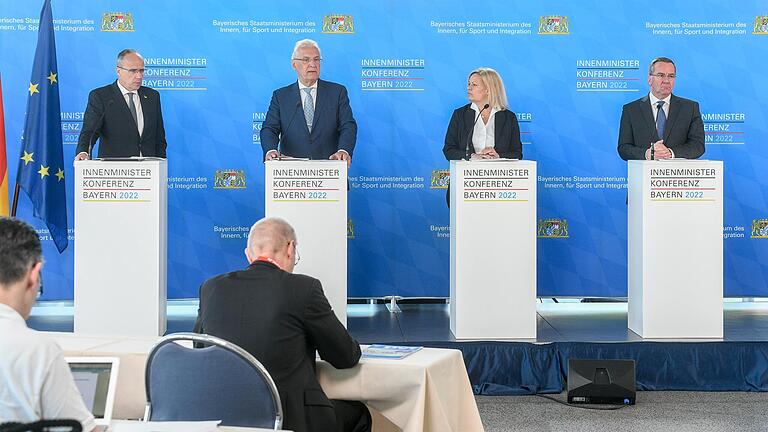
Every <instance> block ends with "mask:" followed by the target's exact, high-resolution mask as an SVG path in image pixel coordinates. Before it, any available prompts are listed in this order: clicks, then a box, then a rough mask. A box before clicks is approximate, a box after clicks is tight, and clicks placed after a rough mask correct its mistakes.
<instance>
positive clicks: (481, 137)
mask: <svg viewBox="0 0 768 432" xmlns="http://www.w3.org/2000/svg"><path fill="white" fill-rule="evenodd" d="M471 108H472V110H473V111H474V112H475V118H476V119H477V122H475V129H474V130H473V131H472V146H473V147H475V153H480V152H481V151H482V150H483V149H484V148H488V147H491V148H494V147H496V141H495V131H496V130H495V129H494V128H495V125H496V121H495V114H496V113H497V112H498V110H497V109H496V108H491V114H490V116H489V117H488V123H483V119H482V118H479V119H478V118H477V115H478V114H479V113H480V108H479V107H478V106H477V105H476V104H475V103H474V102H473V103H472V105H471Z"/></svg>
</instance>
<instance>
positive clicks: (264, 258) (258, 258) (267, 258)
mask: <svg viewBox="0 0 768 432" xmlns="http://www.w3.org/2000/svg"><path fill="white" fill-rule="evenodd" d="M256 261H264V262H268V263H270V264H274V265H276V266H277V268H280V264H278V263H277V261H275V260H273V259H272V258H270V257H266V256H263V255H259V256H257V257H256Z"/></svg>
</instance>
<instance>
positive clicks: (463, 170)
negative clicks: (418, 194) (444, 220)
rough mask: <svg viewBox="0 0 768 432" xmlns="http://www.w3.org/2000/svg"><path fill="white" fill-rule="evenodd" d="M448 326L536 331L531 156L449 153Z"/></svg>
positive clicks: (505, 332) (501, 335) (458, 333)
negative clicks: (454, 156)
mask: <svg viewBox="0 0 768 432" xmlns="http://www.w3.org/2000/svg"><path fill="white" fill-rule="evenodd" d="M451 331H452V332H453V335H454V336H455V337H456V338H457V339H506V338H526V339H527V338H535V337H536V162H534V161H502V160H496V161H469V162H467V161H451Z"/></svg>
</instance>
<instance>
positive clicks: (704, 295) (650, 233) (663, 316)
mask: <svg viewBox="0 0 768 432" xmlns="http://www.w3.org/2000/svg"><path fill="white" fill-rule="evenodd" d="M628 182H629V185H628V187H629V192H628V206H629V207H628V213H629V215H628V230H627V231H628V242H629V247H628V263H627V265H628V303H629V304H628V309H629V311H628V319H627V323H628V326H629V329H630V330H632V331H633V332H635V333H637V334H638V335H640V336H641V337H643V338H676V339H683V338H722V337H723V163H722V162H721V161H703V160H702V161H699V160H668V161H629V178H628Z"/></svg>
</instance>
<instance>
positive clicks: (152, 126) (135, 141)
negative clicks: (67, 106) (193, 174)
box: [77, 81, 168, 158]
mask: <svg viewBox="0 0 768 432" xmlns="http://www.w3.org/2000/svg"><path fill="white" fill-rule="evenodd" d="M138 94H139V101H141V110H142V113H143V114H144V131H143V133H142V134H141V137H139V131H138V129H137V128H136V122H135V121H134V120H133V116H131V111H130V109H129V108H128V104H126V103H125V98H124V97H123V94H122V93H120V89H119V88H118V87H117V81H115V82H113V83H112V84H110V85H107V86H104V87H99V88H97V89H95V90H92V91H91V93H90V94H89V95H88V107H87V108H86V109H85V118H84V119H83V128H82V130H81V131H80V138H79V139H78V140H77V153H80V152H87V151H88V143H89V141H90V140H91V137H92V136H93V134H94V132H96V137H98V138H99V146H98V147H99V157H130V156H138V155H139V151H141V154H142V155H143V156H155V157H162V158H164V157H166V155H165V149H166V147H167V146H168V144H167V143H166V142H165V128H164V126H163V112H162V110H161V108H160V93H158V92H157V91H156V90H153V89H151V88H149V87H140V88H139V90H138ZM102 114H104V120H103V123H102V124H101V125H99V124H98V123H99V119H100V118H101V115H102ZM99 126H101V129H99Z"/></svg>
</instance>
